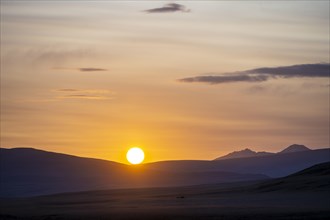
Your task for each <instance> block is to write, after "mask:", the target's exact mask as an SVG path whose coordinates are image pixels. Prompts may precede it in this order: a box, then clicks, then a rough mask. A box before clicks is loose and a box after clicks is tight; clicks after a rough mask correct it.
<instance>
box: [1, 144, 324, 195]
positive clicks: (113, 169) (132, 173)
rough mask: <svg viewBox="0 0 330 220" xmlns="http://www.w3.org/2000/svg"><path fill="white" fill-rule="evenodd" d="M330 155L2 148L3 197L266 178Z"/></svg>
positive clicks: (287, 172) (322, 153)
mask: <svg viewBox="0 0 330 220" xmlns="http://www.w3.org/2000/svg"><path fill="white" fill-rule="evenodd" d="M326 161H330V150H329V149H320V150H309V151H303V152H293V153H283V154H275V155H270V156H263V157H260V156H259V157H250V158H236V159H226V160H214V161H197V160H195V161H162V162H156V163H149V164H144V165H138V166H129V165H125V164H120V163H116V162H112V161H106V160H99V159H91V158H82V157H76V156H70V155H65V154H59V153H52V152H46V151H41V150H36V149H31V148H14V149H3V148H2V149H1V148H0V169H1V173H0V197H26V196H36V195H46V194H54V193H61V192H77V191H89V190H102V189H116V188H140V187H166V186H187V185H197V184H214V183H224V182H239V181H249V180H260V179H267V178H269V177H268V176H270V177H279V176H285V175H289V174H291V173H294V172H297V171H299V170H302V169H304V168H307V167H309V166H311V165H314V164H317V163H322V162H326Z"/></svg>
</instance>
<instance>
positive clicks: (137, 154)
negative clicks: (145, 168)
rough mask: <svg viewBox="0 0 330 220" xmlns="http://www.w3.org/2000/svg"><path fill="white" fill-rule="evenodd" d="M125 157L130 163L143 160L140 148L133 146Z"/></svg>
mask: <svg viewBox="0 0 330 220" xmlns="http://www.w3.org/2000/svg"><path fill="white" fill-rule="evenodd" d="M126 158H127V160H128V162H130V163H131V164H140V163H142V161H143V160H144V152H143V150H142V149H141V148H138V147H133V148H131V149H129V150H128V151H127V154H126Z"/></svg>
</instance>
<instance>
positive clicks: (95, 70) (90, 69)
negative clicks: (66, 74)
mask: <svg viewBox="0 0 330 220" xmlns="http://www.w3.org/2000/svg"><path fill="white" fill-rule="evenodd" d="M53 69H55V70H78V71H80V72H97V71H107V69H103V68H95V67H82V68H65V67H55V68H53Z"/></svg>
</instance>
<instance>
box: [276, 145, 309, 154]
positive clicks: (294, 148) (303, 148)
mask: <svg viewBox="0 0 330 220" xmlns="http://www.w3.org/2000/svg"><path fill="white" fill-rule="evenodd" d="M310 150H311V149H309V148H308V147H306V146H304V145H300V144H293V145H290V146H289V147H287V148H285V149H284V150H282V151H280V152H278V153H279V154H286V153H294V152H301V151H310Z"/></svg>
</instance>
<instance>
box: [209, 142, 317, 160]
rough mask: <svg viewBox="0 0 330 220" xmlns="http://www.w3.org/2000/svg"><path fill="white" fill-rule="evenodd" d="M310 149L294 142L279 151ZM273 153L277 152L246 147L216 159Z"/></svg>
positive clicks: (290, 151) (288, 151)
mask: <svg viewBox="0 0 330 220" xmlns="http://www.w3.org/2000/svg"><path fill="white" fill-rule="evenodd" d="M309 150H311V149H309V148H307V147H306V146H304V145H299V144H293V145H290V146H289V147H287V148H285V149H284V150H282V151H280V152H278V153H279V154H283V153H294V152H300V151H309ZM273 154H275V153H271V152H266V151H261V152H256V151H253V150H250V149H249V148H246V149H245V150H241V151H234V152H232V153H229V154H227V155H225V156H221V157H218V158H216V159H215V160H225V159H234V158H244V157H260V156H269V155H273Z"/></svg>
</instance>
